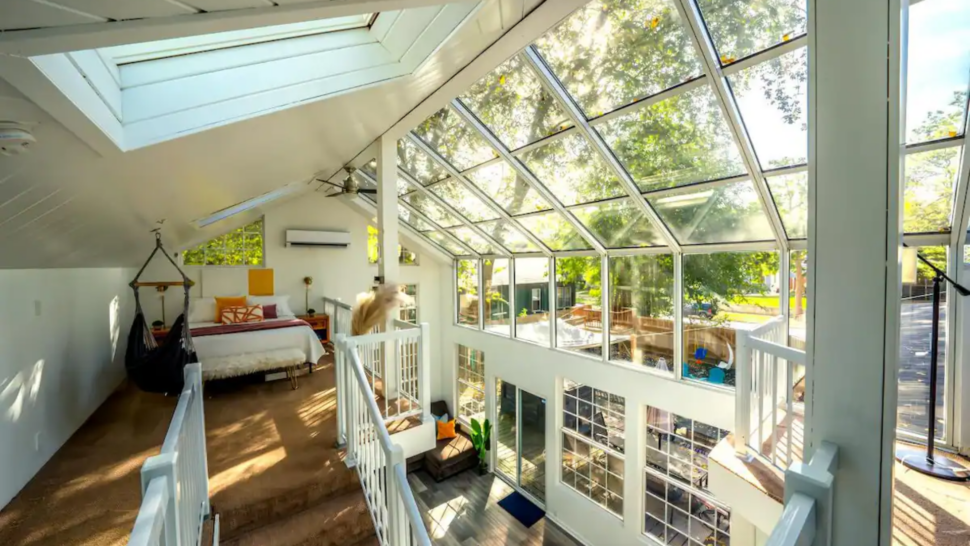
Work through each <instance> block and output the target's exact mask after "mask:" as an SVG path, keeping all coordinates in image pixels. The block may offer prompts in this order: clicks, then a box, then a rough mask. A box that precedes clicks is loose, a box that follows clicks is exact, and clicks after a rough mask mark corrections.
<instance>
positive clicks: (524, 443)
mask: <svg viewBox="0 0 970 546" xmlns="http://www.w3.org/2000/svg"><path fill="white" fill-rule="evenodd" d="M495 400H496V408H495V414H496V434H497V436H496V440H497V442H496V449H497V452H496V454H495V469H496V471H497V472H498V473H499V474H500V475H501V476H503V477H505V478H507V479H508V480H509V482H511V483H512V485H514V486H515V487H517V488H518V489H520V490H522V491H523V492H525V493H527V494H528V495H529V496H531V497H532V498H533V499H535V500H537V501H539V502H541V503H544V502H545V499H546V400H545V399H544V398H542V397H539V396H536V395H534V394H532V393H529V392H526V391H523V390H521V389H518V388H516V386H515V385H513V384H511V383H508V382H505V381H502V380H501V379H498V380H497V385H496V390H495Z"/></svg>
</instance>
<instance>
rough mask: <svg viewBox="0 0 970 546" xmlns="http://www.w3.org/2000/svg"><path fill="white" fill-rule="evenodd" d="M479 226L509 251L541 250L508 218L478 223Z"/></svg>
mask: <svg viewBox="0 0 970 546" xmlns="http://www.w3.org/2000/svg"><path fill="white" fill-rule="evenodd" d="M478 227H480V228H481V229H482V231H484V232H485V233H487V234H489V235H490V236H491V237H492V239H495V240H496V241H498V242H499V243H500V244H501V245H502V246H504V247H505V248H507V249H509V252H517V253H518V252H539V247H537V246H536V245H535V244H533V243H532V241H530V240H529V239H528V238H526V236H525V234H524V233H522V231H520V229H519V228H518V227H516V226H513V225H512V224H511V223H510V222H509V221H507V220H491V221H488V222H482V223H481V224H478Z"/></svg>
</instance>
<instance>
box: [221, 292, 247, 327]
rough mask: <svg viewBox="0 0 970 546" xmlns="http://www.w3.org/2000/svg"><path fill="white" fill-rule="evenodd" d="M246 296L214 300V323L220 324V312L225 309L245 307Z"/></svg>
mask: <svg viewBox="0 0 970 546" xmlns="http://www.w3.org/2000/svg"><path fill="white" fill-rule="evenodd" d="M245 306H246V296H238V297H233V298H216V322H218V323H219V324H222V310H223V309H225V308H227V307H245Z"/></svg>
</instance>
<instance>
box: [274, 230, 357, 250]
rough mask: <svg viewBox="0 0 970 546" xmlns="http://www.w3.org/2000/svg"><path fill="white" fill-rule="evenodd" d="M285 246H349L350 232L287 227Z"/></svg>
mask: <svg viewBox="0 0 970 546" xmlns="http://www.w3.org/2000/svg"><path fill="white" fill-rule="evenodd" d="M286 246H320V247H330V248H347V247H348V246H350V234H349V233H346V232H343V231H304V230H300V229H288V230H286Z"/></svg>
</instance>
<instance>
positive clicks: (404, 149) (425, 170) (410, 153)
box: [375, 138, 448, 186]
mask: <svg viewBox="0 0 970 546" xmlns="http://www.w3.org/2000/svg"><path fill="white" fill-rule="evenodd" d="M397 164H398V166H399V167H401V168H402V169H404V170H405V171H407V172H408V173H409V174H410V175H411V176H413V177H414V178H415V179H416V180H417V181H418V182H420V183H421V184H424V185H425V186H427V185H428V184H430V183H432V182H437V181H438V180H444V179H445V178H447V177H448V172H447V171H445V169H444V167H442V166H441V165H438V164H437V163H435V161H434V160H433V159H431V157H430V156H429V155H428V154H426V153H424V152H422V151H421V149H420V148H418V147H417V146H416V145H415V144H414V143H413V142H411V141H410V140H408V139H406V138H405V139H402V140H399V141H397ZM375 168H376V163H375ZM375 179H376V175H375Z"/></svg>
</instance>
